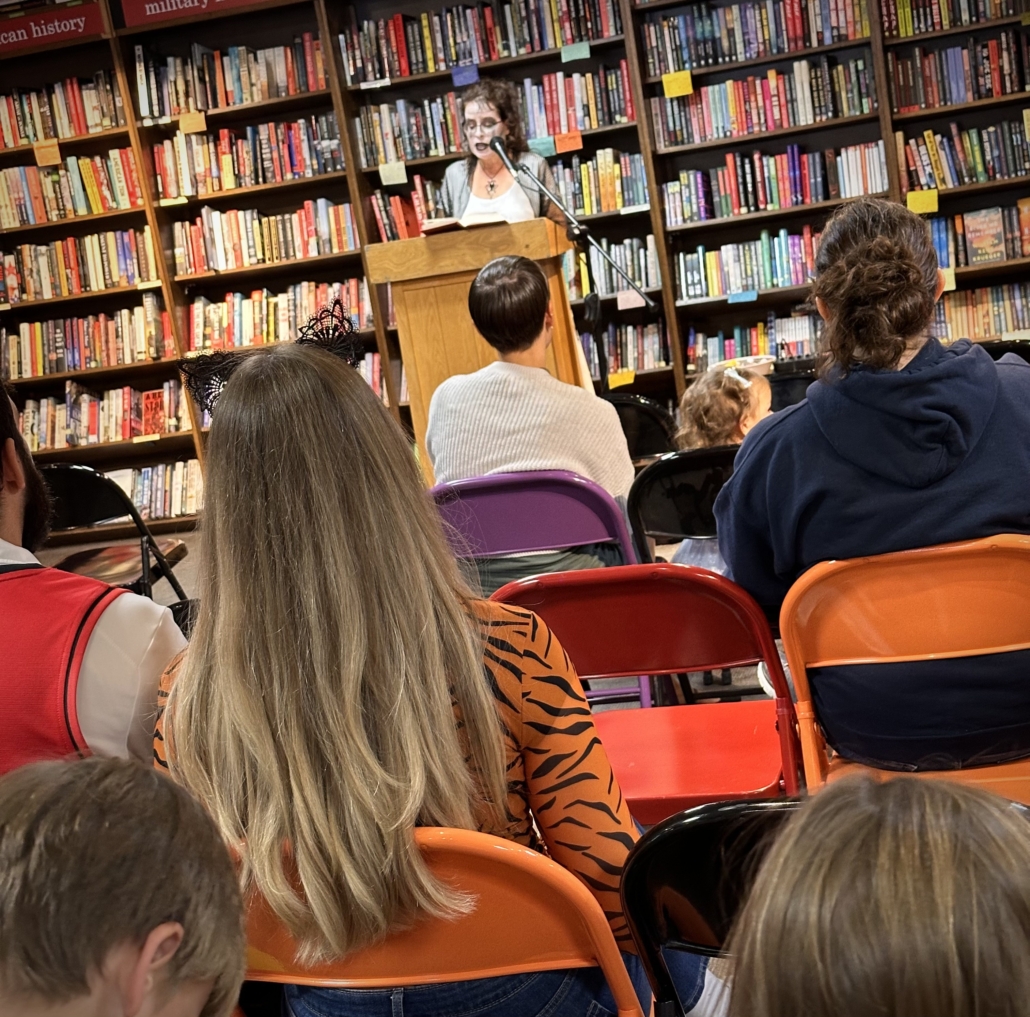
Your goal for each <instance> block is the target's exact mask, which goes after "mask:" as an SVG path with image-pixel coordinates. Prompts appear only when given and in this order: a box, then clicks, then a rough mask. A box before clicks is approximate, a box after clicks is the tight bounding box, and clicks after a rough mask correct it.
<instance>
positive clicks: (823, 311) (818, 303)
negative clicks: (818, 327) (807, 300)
mask: <svg viewBox="0 0 1030 1017" xmlns="http://www.w3.org/2000/svg"><path fill="white" fill-rule="evenodd" d="M815 309H816V310H817V311H818V312H819V317H820V318H822V319H823V321H829V320H830V309H829V308H828V307H827V306H826V301H825V300H823V298H822V297H816V298H815Z"/></svg>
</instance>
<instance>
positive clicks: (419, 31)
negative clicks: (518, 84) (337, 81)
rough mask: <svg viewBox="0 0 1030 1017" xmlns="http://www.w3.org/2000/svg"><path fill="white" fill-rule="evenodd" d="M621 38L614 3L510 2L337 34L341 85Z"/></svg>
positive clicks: (400, 18)
mask: <svg viewBox="0 0 1030 1017" xmlns="http://www.w3.org/2000/svg"><path fill="white" fill-rule="evenodd" d="M621 34H622V19H621V14H620V11H619V5H618V4H617V3H615V2H614V0H560V2H559V0H551V2H550V3H547V2H541V0H513V2H511V3H503V2H502V3H498V2H489V3H478V4H470V5H458V6H455V7H445V8H443V9H442V10H440V11H426V12H423V13H422V14H421V15H419V16H418V17H409V16H407V15H402V14H395V15H394V16H393V17H391V18H380V19H378V20H376V21H373V20H364V21H362V22H361V23H360V24H358V21H357V18H356V16H355V15H354V12H353V8H352V9H351V19H350V24H349V25H348V26H347V29H346V30H345V31H344V32H342V33H341V34H340V52H341V53H342V55H343V73H344V76H345V78H346V79H347V84H348V85H357V84H363V83H364V84H367V83H369V82H373V81H383V80H384V79H393V78H406V77H408V76H410V75H412V74H432V73H435V72H438V71H445V70H448V69H450V68H452V67H458V66H461V65H468V64H483V63H486V62H488V61H490V60H500V59H503V58H507V57H513V56H520V55H522V54H525V53H539V52H541V51H543V50H549V49H556V48H557V47H559V46H563V45H571V44H573V43H577V42H588V41H591V40H600V39H606V38H609V37H611V36H613V35H621Z"/></svg>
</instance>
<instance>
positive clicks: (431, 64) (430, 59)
mask: <svg viewBox="0 0 1030 1017" xmlns="http://www.w3.org/2000/svg"><path fill="white" fill-rule="evenodd" d="M419 21H420V22H421V24H422V47H423V49H425V51H426V70H427V71H428V72H429V73H430V74H434V73H435V72H436V54H435V53H434V52H433V31H432V29H431V28H430V26H429V15H428V14H426V13H425V11H423V12H422V15H421V17H420V18H419Z"/></svg>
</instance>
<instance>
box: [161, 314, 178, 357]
mask: <svg viewBox="0 0 1030 1017" xmlns="http://www.w3.org/2000/svg"><path fill="white" fill-rule="evenodd" d="M161 340H162V342H161V346H162V349H161V356H162V357H164V358H166V359H169V360H170V359H171V358H172V357H174V356H175V340H174V339H173V338H172V316H171V315H170V314H169V313H168V312H167V311H162V312H161Z"/></svg>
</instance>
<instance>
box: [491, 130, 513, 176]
mask: <svg viewBox="0 0 1030 1017" xmlns="http://www.w3.org/2000/svg"><path fill="white" fill-rule="evenodd" d="M490 147H491V148H492V149H493V150H494V151H495V152H496V153H497V154H498V155H499V156H500V157H501V162H503V163H504V168H505V169H506V170H507V171H508V172H509V173H510V174H511V175H512V176H513V177H517V176H518V175H519V171H518V170H517V169H516V167H515V164H514V163H513V162H512V161H511V158H510V156H509V155H508V150H507V149H506V148H505V147H504V138H501V137H499V136H497V135H494V137H493V138H491V140H490Z"/></svg>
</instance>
